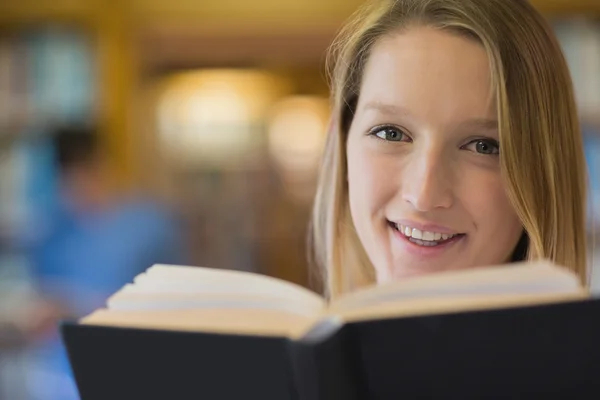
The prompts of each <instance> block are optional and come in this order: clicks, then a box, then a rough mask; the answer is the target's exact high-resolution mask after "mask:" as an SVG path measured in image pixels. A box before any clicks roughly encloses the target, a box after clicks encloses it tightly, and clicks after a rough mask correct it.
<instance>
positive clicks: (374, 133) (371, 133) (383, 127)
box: [369, 125, 412, 142]
mask: <svg viewBox="0 0 600 400" xmlns="http://www.w3.org/2000/svg"><path fill="white" fill-rule="evenodd" d="M386 130H392V131H395V132H397V133H398V134H400V135H401V137H402V138H408V139H410V141H412V139H411V138H410V136H408V134H407V133H406V132H404V130H402V129H400V128H398V127H396V126H393V125H379V126H376V127H374V128H372V129H371V130H370V131H369V136H373V137H374V138H376V139H379V140H383V141H386V142H405V140H388V139H384V138H382V137H379V136H378V135H377V134H378V133H380V132H383V131H386Z"/></svg>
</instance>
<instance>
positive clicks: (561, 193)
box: [310, 0, 587, 297]
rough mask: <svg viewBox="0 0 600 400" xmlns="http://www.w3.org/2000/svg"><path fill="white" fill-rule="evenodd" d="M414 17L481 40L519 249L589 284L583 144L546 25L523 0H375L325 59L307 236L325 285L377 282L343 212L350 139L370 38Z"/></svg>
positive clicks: (342, 288)
mask: <svg viewBox="0 0 600 400" xmlns="http://www.w3.org/2000/svg"><path fill="white" fill-rule="evenodd" d="M413 25H427V26H432V27H435V28H439V29H444V30H449V31H451V32H454V33H457V34H461V35H465V36H467V37H469V38H472V39H474V40H477V41H478V42H479V43H481V44H482V45H483V47H484V48H485V50H486V51H487V54H488V57H489V62H490V70H491V74H492V81H493V85H494V89H495V90H494V93H495V96H496V102H497V108H498V121H499V131H500V147H501V149H502V151H501V156H500V163H501V171H502V174H503V177H504V179H505V184H506V190H507V194H508V196H509V199H510V200H511V202H512V204H513V206H514V208H515V211H516V213H517V215H518V216H519V218H520V220H521V222H522V224H523V228H524V236H523V238H522V240H521V245H522V246H523V249H522V254H521V256H519V257H517V258H519V259H529V260H531V259H540V258H545V259H550V260H552V261H554V262H555V263H557V264H559V265H562V266H565V267H567V268H569V269H571V270H573V271H575V272H576V273H577V274H578V275H579V277H580V278H581V281H582V282H583V283H585V284H587V274H586V269H587V265H586V227H585V222H586V219H585V218H586V216H585V211H586V195H587V192H586V183H587V182H586V168H585V158H584V154H583V144H582V138H581V132H580V126H579V122H578V115H577V111H576V106H575V100H574V94H573V87H572V82H571V78H570V74H569V71H568V67H567V64H566V62H565V59H564V57H563V54H562V52H561V49H560V46H559V44H558V42H557V40H556V38H555V36H554V35H553V33H552V30H551V28H550V26H549V25H548V24H547V23H546V21H545V20H544V19H543V17H542V16H541V15H540V14H539V13H538V12H537V11H536V10H535V9H534V8H533V6H531V5H530V4H529V3H528V2H527V1H526V0H485V1H482V0H377V1H371V2H368V3H367V4H366V5H365V6H364V7H363V8H362V9H360V10H359V11H358V12H357V13H356V14H355V15H354V16H353V18H352V19H351V21H350V22H349V23H348V24H347V25H346V26H345V27H344V29H343V30H342V31H341V32H340V34H339V36H338V38H337V39H336V40H335V42H334V43H333V45H332V47H331V52H330V55H329V56H330V57H329V59H328V65H329V66H330V67H331V68H330V81H331V82H330V83H331V89H332V90H331V91H332V111H333V113H332V123H331V126H330V130H329V132H328V137H327V143H326V146H325V153H324V158H323V161H322V165H321V171H320V177H319V184H318V188H317V194H316V198H315V203H314V210H313V218H312V222H311V225H312V226H311V236H310V239H311V243H310V249H311V251H312V253H311V256H312V257H313V262H314V263H315V264H316V266H317V267H318V268H319V269H320V270H321V271H322V272H323V277H324V286H325V289H326V293H327V294H328V295H329V297H335V296H338V295H340V294H343V293H346V292H349V291H352V290H354V289H357V288H360V287H362V286H365V285H369V284H372V283H374V269H373V266H372V264H371V263H370V261H369V259H368V257H367V255H366V253H365V251H364V249H363V247H362V244H361V243H360V240H359V239H358V236H357V234H356V231H355V229H354V226H353V223H352V221H351V218H350V213H349V205H348V185H347V173H346V139H347V136H348V131H349V128H350V125H351V123H352V118H353V113H354V110H355V107H356V104H357V100H358V96H359V88H360V81H361V77H362V74H363V69H364V66H365V63H366V61H367V59H368V57H369V53H370V50H371V48H372V47H373V44H374V43H375V42H376V41H377V40H379V39H380V38H381V37H382V36H385V35H389V34H391V33H393V32H398V31H399V30H402V29H407V28H409V27H410V26H413Z"/></svg>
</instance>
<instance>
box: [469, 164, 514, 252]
mask: <svg viewBox="0 0 600 400" xmlns="http://www.w3.org/2000/svg"><path fill="white" fill-rule="evenodd" d="M464 187H465V189H464V190H463V191H462V195H461V197H462V200H463V204H465V206H466V208H467V209H468V211H469V214H470V215H471V217H472V220H473V223H474V224H475V227H476V230H477V232H478V233H479V234H478V237H479V239H480V241H482V242H484V241H488V245H489V243H490V242H489V241H491V243H494V244H497V246H495V248H496V249H497V253H498V257H500V258H503V257H505V255H504V253H506V252H508V253H511V252H512V249H514V246H515V245H516V243H517V242H518V240H519V238H520V236H521V233H522V225H521V221H520V220H519V217H518V216H517V213H516V212H515V210H514V207H513V206H512V204H511V202H510V200H509V198H508V194H507V192H506V186H505V184H504V182H503V180H502V178H501V177H500V176H499V174H497V173H495V174H488V173H481V172H480V173H478V174H477V175H474V176H471V177H470V178H469V184H468V185H465V186H464Z"/></svg>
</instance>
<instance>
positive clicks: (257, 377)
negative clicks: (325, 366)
mask: <svg viewBox="0 0 600 400" xmlns="http://www.w3.org/2000/svg"><path fill="white" fill-rule="evenodd" d="M61 331H62V337H63V341H64V343H65V345H66V348H67V352H68V355H69V360H70V363H71V367H72V369H73V373H74V376H75V380H76V382H77V387H78V389H79V392H80V396H81V398H82V400H108V399H110V400H132V399H144V400H153V399H156V400H158V399H161V400H166V399H169V400H187V399H190V400H191V399H224V400H229V399H263V400H297V399H296V397H295V396H296V395H295V390H294V387H293V385H294V382H293V376H292V370H291V362H290V360H289V354H290V353H289V342H288V339H286V338H276V337H250V336H236V335H220V334H209V333H196V332H175V331H163V330H151V329H131V328H113V327H99V326H87V325H77V324H73V323H65V324H63V325H62V328H61Z"/></svg>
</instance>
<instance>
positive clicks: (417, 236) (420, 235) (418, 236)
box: [396, 224, 456, 244]
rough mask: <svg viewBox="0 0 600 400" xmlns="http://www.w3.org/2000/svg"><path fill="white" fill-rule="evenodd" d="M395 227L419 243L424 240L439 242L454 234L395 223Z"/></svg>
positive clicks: (424, 241)
mask: <svg viewBox="0 0 600 400" xmlns="http://www.w3.org/2000/svg"><path fill="white" fill-rule="evenodd" d="M396 228H397V229H398V231H400V232H402V233H403V234H404V236H407V237H409V238H412V239H413V240H412V241H414V242H415V243H418V244H421V243H426V242H439V241H444V240H448V239H451V238H453V237H454V236H456V235H448V234H446V233H439V232H429V231H421V230H419V229H416V228H411V227H410V226H404V225H400V224H397V225H396Z"/></svg>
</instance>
